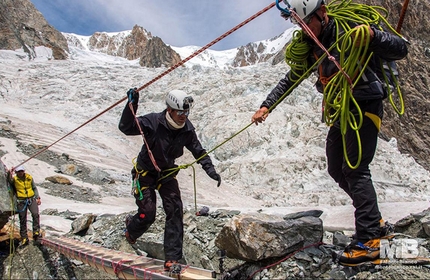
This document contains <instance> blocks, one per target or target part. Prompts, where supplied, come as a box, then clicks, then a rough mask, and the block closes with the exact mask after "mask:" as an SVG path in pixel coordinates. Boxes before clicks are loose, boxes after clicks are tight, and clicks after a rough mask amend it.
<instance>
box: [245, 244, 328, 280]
mask: <svg viewBox="0 0 430 280" xmlns="http://www.w3.org/2000/svg"><path fill="white" fill-rule="evenodd" d="M324 244H325V243H323V242H318V243H313V244H310V245H307V246H305V247H303V248H300V249H298V250H296V251H294V252H293V253H291V254H289V255H287V256H286V257H284V258H283V259H281V260H279V261H277V262H275V263H272V264H270V265H268V266H265V267H262V268H260V269H259V270H257V271H255V272H254V273H252V274H251V275H250V276H249V277H248V279H252V278H253V277H254V275H255V274H257V273H258V272H261V271H263V270H265V269H268V268H271V267H272V266H275V265H278V264H280V263H281V262H284V261H286V260H288V259H289V258H291V257H292V256H294V255H295V254H297V253H298V252H300V251H302V250H304V249H307V248H310V247H316V246H320V245H324Z"/></svg>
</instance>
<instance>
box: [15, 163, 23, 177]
mask: <svg viewBox="0 0 430 280" xmlns="http://www.w3.org/2000/svg"><path fill="white" fill-rule="evenodd" d="M15 174H16V175H17V176H18V177H24V174H25V168H24V166H22V165H20V166H18V167H17V168H15Z"/></svg>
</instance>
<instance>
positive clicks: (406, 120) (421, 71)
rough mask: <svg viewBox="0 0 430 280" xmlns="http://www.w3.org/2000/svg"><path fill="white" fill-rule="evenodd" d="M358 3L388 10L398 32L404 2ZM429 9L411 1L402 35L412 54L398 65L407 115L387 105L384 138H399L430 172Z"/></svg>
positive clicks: (405, 150) (369, 0) (429, 5)
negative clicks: (429, 155)
mask: <svg viewBox="0 0 430 280" xmlns="http://www.w3.org/2000/svg"><path fill="white" fill-rule="evenodd" d="M358 2H361V3H364V4H369V5H377V6H382V7H384V8H386V9H387V10H388V12H389V16H388V21H389V23H390V24H391V25H392V26H393V27H394V28H396V27H397V25H398V22H399V17H400V13H401V11H402V5H403V2H404V1H387V0H360V1H358ZM429 9H430V2H429V1H420V0H410V1H409V5H408V8H407V11H406V14H405V17H404V21H403V25H402V26H401V30H400V34H402V35H403V36H404V37H405V38H406V39H407V40H408V41H409V42H410V44H409V46H408V50H409V54H408V56H407V57H406V58H405V59H403V60H400V61H398V62H397V65H398V70H399V73H400V83H401V85H400V86H401V89H402V93H403V98H404V101H405V114H404V115H403V116H398V115H397V113H396V112H395V111H394V110H393V108H392V107H391V105H390V104H389V102H386V104H385V116H384V121H383V124H382V134H384V135H385V136H387V137H389V138H391V137H395V138H396V139H397V140H398V148H399V150H400V151H401V152H402V153H408V154H411V155H412V156H413V157H414V158H415V160H416V161H417V162H418V163H419V164H421V165H422V166H423V167H424V168H426V169H427V170H430V159H429V157H428V154H429V152H430V126H429V125H428V124H429V121H430V99H429V98H428V97H429V96H430V75H429V73H430V63H429V62H430V54H428V50H429V48H430V33H429V30H430V19H429V17H428V15H427V14H426V12H427V11H428V10H429ZM426 50H427V53H426Z"/></svg>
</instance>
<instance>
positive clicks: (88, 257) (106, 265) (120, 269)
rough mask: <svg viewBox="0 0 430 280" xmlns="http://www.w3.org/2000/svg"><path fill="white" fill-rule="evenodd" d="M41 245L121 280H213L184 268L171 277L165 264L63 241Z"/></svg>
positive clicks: (50, 240) (46, 240) (206, 272)
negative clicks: (143, 279) (137, 279)
mask: <svg viewBox="0 0 430 280" xmlns="http://www.w3.org/2000/svg"><path fill="white" fill-rule="evenodd" d="M41 241H42V244H43V245H46V246H48V247H50V248H52V249H54V250H56V251H59V252H61V253H62V254H64V255H66V256H68V257H70V258H74V259H77V260H80V261H82V262H84V263H86V264H88V265H90V266H92V267H96V268H97V269H99V270H102V271H104V272H106V273H109V274H113V275H116V276H117V277H119V278H121V279H136V278H151V279H214V277H213V272H212V271H209V270H205V269H201V268H197V267H191V266H184V265H182V268H183V271H182V272H181V273H180V274H179V275H172V274H170V273H169V272H165V271H164V266H163V264H164V261H163V260H158V259H154V258H148V257H144V256H138V255H134V254H130V253H125V252H120V251H114V250H111V249H107V248H103V247H101V246H99V245H92V244H87V243H83V242H80V241H77V240H72V239H68V238H64V237H62V238H44V239H42V240H41Z"/></svg>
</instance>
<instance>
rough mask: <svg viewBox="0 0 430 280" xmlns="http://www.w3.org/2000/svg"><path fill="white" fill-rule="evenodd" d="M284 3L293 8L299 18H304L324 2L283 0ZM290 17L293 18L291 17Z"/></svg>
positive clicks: (322, 0)
mask: <svg viewBox="0 0 430 280" xmlns="http://www.w3.org/2000/svg"><path fill="white" fill-rule="evenodd" d="M284 3H285V5H287V6H288V7H289V8H290V9H292V10H294V11H295V12H296V13H297V14H298V15H299V17H300V18H301V19H305V18H306V17H308V16H309V15H312V14H313V13H314V12H315V11H316V10H318V9H319V8H320V7H321V5H323V4H324V0H284ZM291 19H292V20H293V18H291ZM293 23H295V22H293Z"/></svg>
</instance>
